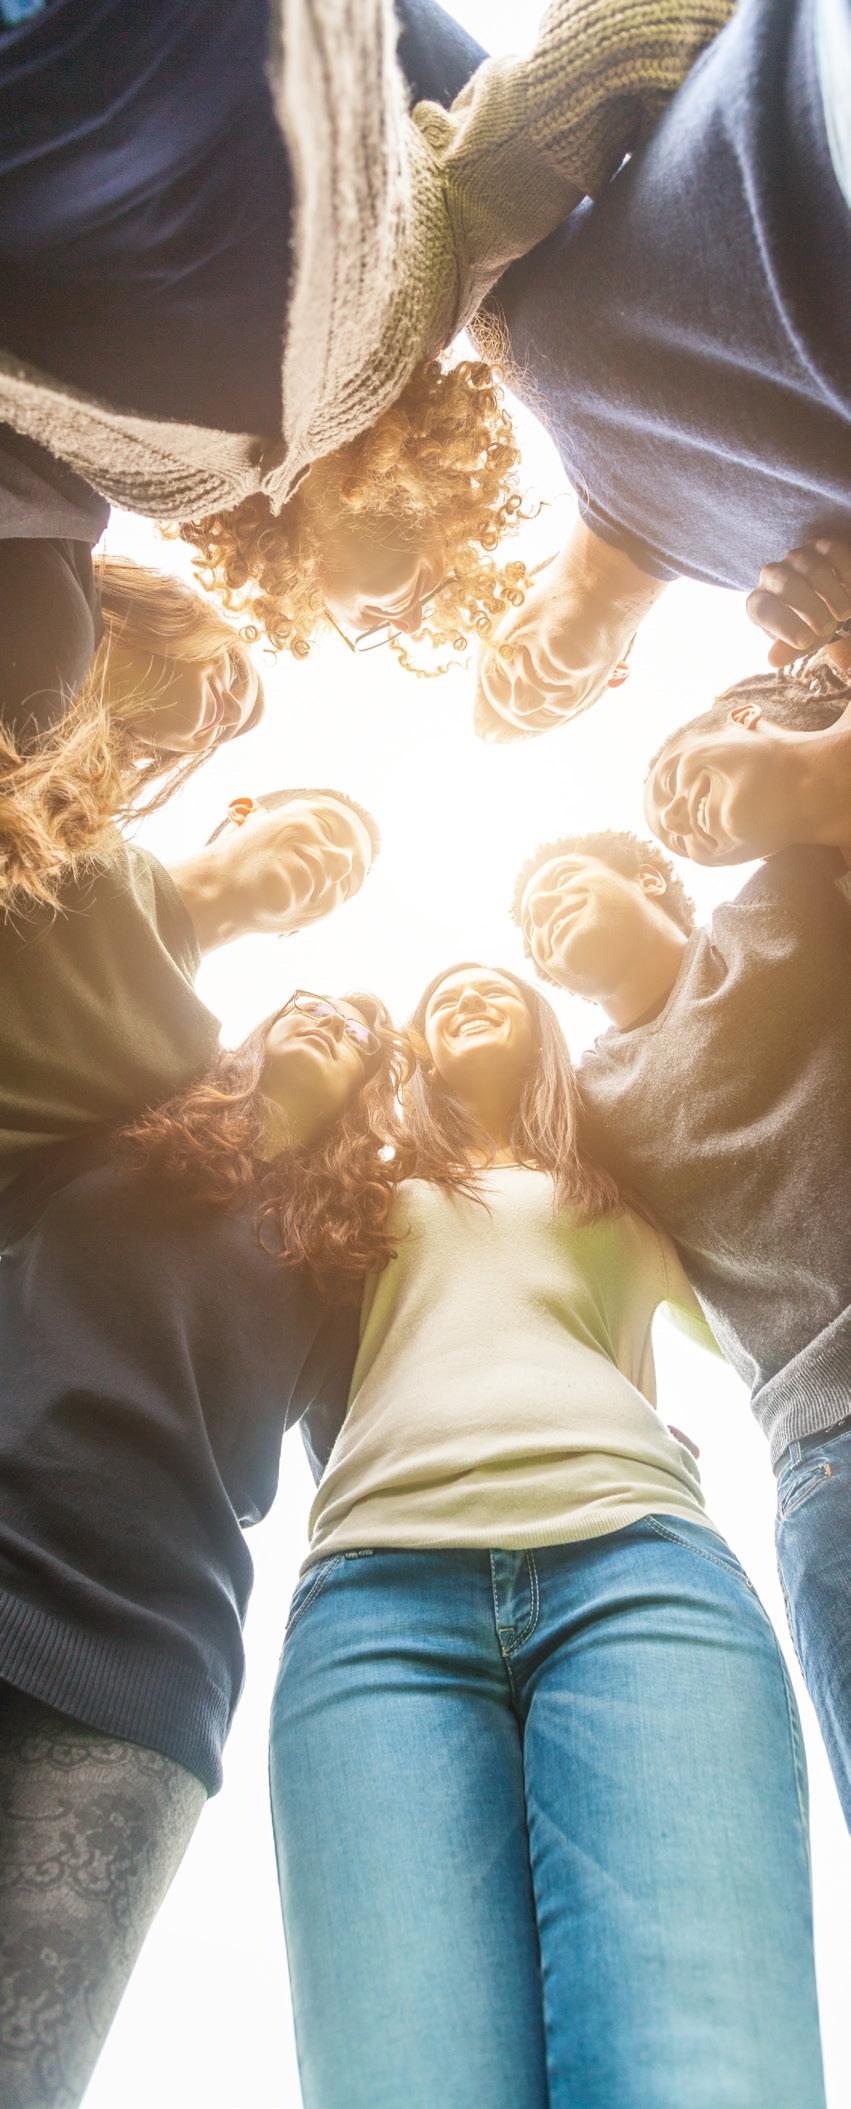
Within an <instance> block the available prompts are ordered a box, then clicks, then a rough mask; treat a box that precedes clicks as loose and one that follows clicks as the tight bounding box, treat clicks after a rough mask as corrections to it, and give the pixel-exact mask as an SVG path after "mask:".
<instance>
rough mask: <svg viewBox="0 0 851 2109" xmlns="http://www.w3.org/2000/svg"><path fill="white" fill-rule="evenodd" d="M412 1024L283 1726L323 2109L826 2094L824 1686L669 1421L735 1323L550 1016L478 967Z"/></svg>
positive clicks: (815, 2104)
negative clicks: (620, 1143) (672, 1231)
mask: <svg viewBox="0 0 851 2109" xmlns="http://www.w3.org/2000/svg"><path fill="white" fill-rule="evenodd" d="M412 1032H413V1037H414V1042H415V1046H416V1050H417V1055H418V1066H417V1071H416V1074H415V1077H414V1079H413V1082H412V1084H411V1087H410V1093H409V1096H408V1126H409V1132H410V1136H411V1138H412V1141H413V1144H414V1147H415V1150H416V1166H415V1171H416V1176H414V1177H413V1178H411V1179H410V1180H408V1181H406V1182H405V1183H404V1184H403V1185H402V1187H401V1188H400V1191H399V1193H398V1196H397V1198H396V1201H395V1203H394V1207H393V1210H392V1213H391V1216H390V1219H389V1225H388V1227H389V1230H390V1232H391V1234H392V1235H393V1236H394V1239H395V1240H396V1245H397V1250H396V1256H395V1258H392V1259H390V1260H388V1261H387V1262H386V1263H385V1264H384V1265H383V1266H382V1267H381V1268H380V1269H376V1270H374V1272H373V1274H372V1275H371V1277H370V1279H369V1281H368V1283H367V1287H366V1294H365V1301H364V1311H363V1317H362V1323H361V1340H360V1349H359V1353H358V1359H357V1363H356V1365H355V1371H354V1376H353V1379H352V1387H351V1393H350V1399H349V1407H348V1412H347V1414H346V1417H345V1420H344V1422H343V1424H342V1427H341V1430H340V1433H339V1435H338V1437H337V1441H336V1444H335V1447H334V1450H333V1453H332V1455H331V1458H330V1461H329V1463H328V1466H327V1468H326V1471H325V1474H324V1477H323V1478H322V1480H321V1483H320V1485H319V1489H318V1493H317V1496H316V1500H315V1502H314V1506H313V1512H312V1516H311V1542H310V1551H309V1554H308V1558H307V1561H306V1563H305V1566H304V1569H303V1572H302V1577H301V1580H300V1582H299V1584H298V1586H297V1589H296V1593H295V1596H294V1599H293V1603H292V1606H291V1610H290V1618H289V1625H288V1629H287V1636H286V1640H285V1643H284V1652H283V1657H282V1663H281V1668H280V1672H279V1679H278V1687H277V1692H276V1697H275V1702H274V1712H273V1729H272V1755H271V1777H272V1797H273V1809H274V1817H275V1826H276V1834H277V1844H278V1857H279V1878H280V1885H281V1896H282V1903H283V1913H284V1922H285V1928H286V1934H287V1944H288V1951H289V1963H290V1975H291V1981H292V1991H293V2004H294V2011H295V2023H296V2035H297V2040H298V2047H299V2059H300V2071H301V2084H302V2092H303V2100H304V2103H305V2109H375V2105H376V2104H379V2103H381V2104H386V2105H388V2109H390V2105H393V2109H395V2105H396V2104H398V2103H400V2102H403V2101H410V2102H413V2103H417V2104H419V2103H423V2104H425V2103H432V2102H438V2101H439V2102H440V2103H441V2104H443V2105H444V2109H469V2105H470V2104H471V2103H480V2102H481V2103H485V2102H486V2103H487V2104H488V2109H518V2104H520V2103H522V2105H523V2109H568V2104H577V2103H581V2104H582V2109H612V2104H613V2103H629V2105H630V2109H764V2105H765V2103H766V2102H768V2101H770V2102H771V2103H772V2104H773V2105H775V2104H776V2105H778V2109H803V2105H806V2109H822V2105H823V2103H824V2094H823V2087H822V2078H821V2061H820V2053H819V2038H818V2021H817V2013H816V2000H815V1984H814V1969H813V1954H812V1929H811V1915H810V1894H809V1866H808V1848H807V1828H806V1785H805V1779H804V1775H803V1766H802V1759H801V1750H800V1734H799V1729H798V1724H797V1717H796V1713H795V1706H794V1700H793V1698H792V1696H791V1692H790V1689H789V1685H788V1680H787V1678H786V1673H785V1670H784V1668H783V1664H782V1659H781V1656H780V1653H779V1649H778V1647H777V1643H776V1641H775V1638H774V1634H773V1632H772V1630H771V1627H770V1625H769V1623H768V1620H767V1618H766V1617H765V1614H764V1612H763V1611H762V1609H761V1607H760V1605H759V1603H758V1602H757V1599H756V1597H755V1595H754V1593H753V1590H752V1589H751V1587H750V1584H749V1583H748V1581H747V1578H746V1576H745V1575H744V1573H743V1572H742V1569H741V1567H740V1566H739V1563H738V1561H737V1560H736V1558H735V1556H734V1554H733V1553H732V1552H731V1551H730V1549H729V1548H728V1546H727V1545H726V1544H725V1543H724V1541H723V1539H722V1538H721V1537H719V1535H718V1533H717V1531H716V1530H715V1529H714V1528H713V1527H712V1525H711V1524H710V1523H709V1522H708V1519H707V1517H706V1514H705V1509H704V1502H703V1495H702V1492H701V1488H700V1482H699V1478H698V1474H697V1471H696V1468H695V1464H694V1460H693V1458H692V1456H691V1455H690V1454H689V1451H688V1449H687V1448H686V1447H685V1445H684V1444H683V1443H681V1442H679V1441H677V1440H676V1439H675V1438H674V1436H673V1435H672V1434H671V1433H669V1432H668V1431H667V1430H666V1429H665V1427H664V1426H663V1424H662V1423H661V1421H660V1420H659V1418H658V1417H657V1414H656V1411H655V1406H654V1375H653V1357H652V1347H651V1340H650V1327H651V1321H652V1318H653V1314H654V1311H655V1310H656V1308H657V1306H658V1305H659V1304H660V1303H663V1302H671V1303H673V1304H674V1305H675V1306H680V1307H681V1308H682V1310H683V1311H684V1312H685V1314H686V1317H687V1319H688V1320H690V1321H691V1322H692V1323H694V1322H697V1323H699V1324H702V1321H701V1320H699V1317H698V1314H697V1312H696V1308H695V1306H694V1303H693V1299H692V1298H691V1293H690V1291H689V1290H688V1288H687V1285H686V1283H685V1279H684V1277H683V1275H682V1273H681V1270H680V1268H679V1264H678V1262H677V1260H676V1257H675V1254H674V1251H673V1247H672V1246H671V1245H670V1244H669V1243H668V1242H667V1240H665V1239H664V1238H662V1237H661V1236H660V1234H659V1233H658V1232H657V1231H656V1229H655V1228H654V1226H653V1225H652V1223H651V1222H649V1221H647V1220H646V1219H644V1218H643V1217H640V1216H638V1215H637V1214H636V1213H635V1212H634V1211H633V1210H632V1209H631V1208H630V1207H628V1206H627V1205H625V1203H624V1202H622V1201H621V1200H620V1199H619V1197H618V1194H617V1192H616V1190H615V1188H614V1187H613V1185H612V1183H611V1182H610V1180H609V1179H608V1178H607V1177H606V1176H605V1175H604V1174H603V1173H602V1172H601V1171H600V1170H598V1169H597V1167H596V1166H595V1165H594V1164H593V1163H592V1162H591V1161H590V1160H589V1158H588V1156H587V1154H586V1153H585V1151H584V1149H583V1145H582V1139H581V1135H580V1132H579V1125H578V1117H577V1098H576V1088H575V1082H574V1076H573V1070H572V1067H571V1064H570V1059H569V1056H568V1052H567V1048H566V1046H565V1042H564V1039H563V1037H562V1034H561V1032H560V1029H559V1027H558V1024H557V1021H556V1019H555V1016H554V1014H553V1012H552V1011H551V1010H550V1008H549V1006H548V1005H547V1004H546V1003H545V1002H544V1001H543V999H542V998H541V997H540V996H538V995H537V994H536V993H535V992H534V991H533V990H532V989H531V988H529V987H527V986H526V985H525V984H524V983H523V982H522V981H519V980H518V979H517V977H516V976H515V975H513V974H510V973H506V972H504V971H502V970H495V969H491V968H486V967H483V966H481V965H475V964H473V965H469V964H467V965H461V966H458V967H454V968H452V969H450V970H449V971H448V972H446V973H444V974H441V975H439V976H438V978H437V979H436V980H435V981H434V982H432V983H431V985H430V987H429V988H428V989H427V990H426V991H425V994H424V995H423V997H422V998H421V1001H420V1003H419V1004H418V1006H417V1010H416V1012H415V1014H414V1019H413V1024H412ZM329 1986H333V1996H329Z"/></svg>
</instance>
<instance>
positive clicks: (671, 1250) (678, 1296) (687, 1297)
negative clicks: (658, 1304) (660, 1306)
mask: <svg viewBox="0 0 851 2109" xmlns="http://www.w3.org/2000/svg"><path fill="white" fill-rule="evenodd" d="M662 1254H663V1258H664V1263H665V1295H664V1298H663V1303H664V1305H665V1309H666V1311H667V1313H668V1316H669V1318H670V1319H671V1320H672V1321H673V1324H674V1325H675V1326H676V1328H677V1331H678V1332H679V1333H685V1335H686V1337H687V1339H689V1340H693V1341H694V1342H695V1344H696V1345H697V1346H698V1347H703V1348H705V1349H706V1350H707V1353H708V1354H710V1355H718V1356H719V1357H720V1359H721V1361H722V1362H723V1361H724V1360H725V1356H724V1354H723V1351H722V1349H721V1348H720V1347H719V1345H718V1342H717V1340H716V1338H715V1334H714V1333H713V1331H712V1327H711V1326H710V1324H709V1320H708V1318H707V1316H706V1313H705V1311H704V1309H703V1306H702V1304H700V1303H699V1302H698V1299H697V1297H696V1295H695V1293H694V1290H693V1288H692V1285H691V1282H690V1281H689V1278H688V1275H687V1274H686V1271H685V1268H684V1266H683V1263H682V1260H681V1259H680V1257H679V1254H678V1252H677V1251H676V1250H675V1247H674V1246H673V1245H672V1244H671V1242H670V1240H669V1239H668V1238H665V1237H663V1238H662Z"/></svg>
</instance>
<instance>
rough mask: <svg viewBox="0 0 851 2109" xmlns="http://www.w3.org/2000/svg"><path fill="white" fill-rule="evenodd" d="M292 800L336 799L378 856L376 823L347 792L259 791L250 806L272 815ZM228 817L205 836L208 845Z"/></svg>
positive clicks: (315, 788) (316, 787)
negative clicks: (352, 815)
mask: <svg viewBox="0 0 851 2109" xmlns="http://www.w3.org/2000/svg"><path fill="white" fill-rule="evenodd" d="M294 798H336V800H337V802H338V804H339V805H341V806H348V808H349V811H350V812H351V813H356V814H357V817H358V820H360V821H362V823H363V826H364V827H365V828H366V832H367V834H368V836H369V840H370V846H371V849H372V854H373V857H377V856H378V852H379V850H380V848H381V836H380V834H379V830H378V822H377V821H376V820H374V819H373V817H372V814H371V813H368V812H367V809H366V806H362V805H359V804H358V801H357V799H356V798H350V797H349V794H348V791H335V790H329V789H328V788H327V786H326V785H322V784H310V785H309V786H308V787H307V789H304V788H302V789H301V790H297V791H261V792H260V793H259V794H258V796H257V797H256V798H254V797H252V804H253V805H255V806H259V807H260V808H261V810H262V811H263V812H264V813H274V812H275V811H276V810H277V808H278V806H285V805H291V803H292V801H293V799H294ZM230 817H231V816H230V812H228V813H227V814H226V815H225V818H224V820H220V821H219V824H218V827H215V828H214V829H213V832H212V835H208V836H207V844H208V845H209V844H210V843H211V842H215V841H216V839H217V837H218V836H219V835H220V834H221V832H222V829H223V828H226V827H227V825H228V822H229V821H230Z"/></svg>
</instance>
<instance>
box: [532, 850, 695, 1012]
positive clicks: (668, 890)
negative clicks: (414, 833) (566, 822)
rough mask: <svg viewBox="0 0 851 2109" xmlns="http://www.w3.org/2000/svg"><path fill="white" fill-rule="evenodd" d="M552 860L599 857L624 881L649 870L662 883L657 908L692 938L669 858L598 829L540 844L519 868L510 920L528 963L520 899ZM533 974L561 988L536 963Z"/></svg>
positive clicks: (691, 919) (689, 915) (689, 905)
mask: <svg viewBox="0 0 851 2109" xmlns="http://www.w3.org/2000/svg"><path fill="white" fill-rule="evenodd" d="M555 857H598V858H599V860H600V863H601V864H607V865H608V866H609V869H610V871H618V872H621V873H622V875H623V877H624V878H625V879H637V877H638V874H639V872H640V871H646V870H647V868H648V866H649V867H650V868H651V870H653V871H658V872H659V874H660V877H661V878H663V879H664V881H665V891H664V893H663V894H660V895H659V896H658V897H657V896H656V895H654V900H655V902H656V906H657V907H658V908H661V909H662V910H663V912H664V914H665V915H668V916H670V918H671V922H672V923H676V925H677V928H678V929H679V930H682V931H684V932H685V935H686V937H689V936H690V935H691V932H692V930H693V929H694V924H695V908H694V902H693V901H692V900H691V899H690V897H689V895H688V894H687V893H686V890H685V887H684V885H683V882H682V879H679V878H678V877H677V874H676V872H675V870H674V867H673V865H672V863H671V860H670V858H669V857H666V855H665V852H664V850H662V849H660V848H659V844H658V842H642V840H641V838H640V837H639V836H638V835H632V834H630V832H629V830H628V829H626V828H623V829H616V828H601V829H599V831H598V833H597V834H594V835H561V836H559V837H558V839H557V840H556V841H554V842H541V843H539V845H538V848H537V849H536V850H533V852H532V855H531V857H527V859H526V862H525V864H523V865H521V867H520V870H519V872H518V874H517V879H516V882H515V886H514V897H513V900H512V903H511V920H512V922H514V923H516V924H517V927H518V929H519V930H520V931H522V933H523V950H524V952H525V954H526V958H527V959H532V958H533V957H534V955H533V952H532V947H531V945H530V944H529V941H528V939H527V936H526V932H525V930H524V929H523V916H522V903H523V895H524V893H525V891H526V888H527V886H528V884H529V880H530V879H532V878H534V876H535V873H536V872H537V871H540V870H541V868H542V866H543V865H545V864H550V863H552V861H553V859H554V858H555ZM535 971H536V973H538V974H540V976H541V979H542V981H550V982H552V983H553V985H554V987H556V988H558V987H559V986H560V984H559V983H558V982H557V980H556V977H555V975H554V974H548V973H547V972H546V970H545V968H543V967H541V966H539V965H538V962H537V960H535Z"/></svg>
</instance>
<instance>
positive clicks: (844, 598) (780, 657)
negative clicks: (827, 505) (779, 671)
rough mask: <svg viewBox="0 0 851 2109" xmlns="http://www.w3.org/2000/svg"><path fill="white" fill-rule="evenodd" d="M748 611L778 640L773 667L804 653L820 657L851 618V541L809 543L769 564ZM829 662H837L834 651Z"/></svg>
mask: <svg viewBox="0 0 851 2109" xmlns="http://www.w3.org/2000/svg"><path fill="white" fill-rule="evenodd" d="M747 610H748V614H749V616H750V619H751V622H755V623H756V624H757V626H758V628H759V629H760V630H765V632H766V635H767V636H769V637H773V638H774V643H773V644H772V647H771V650H770V652H769V654H768V660H769V665H770V666H776V667H783V666H789V665H790V663H791V661H792V660H793V659H797V658H799V657H800V654H801V653H802V652H812V651H814V650H815V648H816V646H817V645H818V644H820V643H821V642H822V641H823V639H825V638H830V637H831V636H832V634H833V631H834V630H835V629H836V625H837V623H840V622H846V621H847V620H848V618H849V616H851V540H845V539H844V538H840V537H836V536H834V537H832V538H827V537H826V538H825V539H824V540H820V541H817V542H805V543H804V544H803V546H802V548H800V549H790V551H789V554H788V556H786V557H784V558H783V561H782V563H779V564H766V565H765V566H764V569H763V570H762V571H761V572H760V574H759V585H758V587H757V589H756V591H755V592H754V593H751V594H750V595H749V596H748V601H747ZM841 642H842V640H840V643H841ZM827 656H828V657H829V658H833V656H834V653H833V647H832V646H830V645H829V646H828V647H827ZM842 663H843V664H844V663H846V662H845V661H843V662H842Z"/></svg>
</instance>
